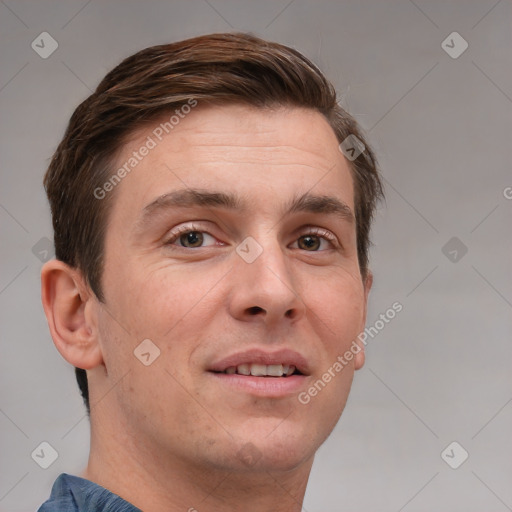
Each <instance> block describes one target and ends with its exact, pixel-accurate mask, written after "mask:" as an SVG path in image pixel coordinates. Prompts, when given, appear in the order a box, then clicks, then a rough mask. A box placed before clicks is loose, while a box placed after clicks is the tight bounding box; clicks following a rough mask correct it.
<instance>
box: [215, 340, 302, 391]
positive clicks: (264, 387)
mask: <svg viewBox="0 0 512 512" xmlns="http://www.w3.org/2000/svg"><path fill="white" fill-rule="evenodd" d="M208 372H209V373H210V375H212V376H213V377H215V378H216V382H219V383H221V385H223V386H227V388H229V389H230V390H232V391H233V390H234V391H238V392H245V393H249V394H252V395H257V396H260V397H274V398H276V397H285V396H289V395H291V394H293V393H297V392H298V391H300V389H301V388H302V387H303V386H304V385H305V382H306V377H307V376H309V375H310V371H309V365H308V361H307V359H306V358H305V357H303V356H302V355H301V354H299V353H298V352H295V351H293V350H279V351H277V352H267V351H265V350H260V349H253V350H247V351H245V352H242V353H236V354H233V355H231V356H228V357H225V358H224V359H222V360H220V361H218V362H216V363H213V364H212V365H211V366H210V368H209V369H208Z"/></svg>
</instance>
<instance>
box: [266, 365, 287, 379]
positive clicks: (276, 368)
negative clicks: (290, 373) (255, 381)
mask: <svg viewBox="0 0 512 512" xmlns="http://www.w3.org/2000/svg"><path fill="white" fill-rule="evenodd" d="M283 373H284V372H283V365H282V364H269V365H267V375H271V376H272V377H281V376H282V375H283Z"/></svg>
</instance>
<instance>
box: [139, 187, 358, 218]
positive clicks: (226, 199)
mask: <svg viewBox="0 0 512 512" xmlns="http://www.w3.org/2000/svg"><path fill="white" fill-rule="evenodd" d="M194 207H206V208H225V209H228V210H234V211H238V212H240V213H244V212H247V211H248V208H247V203H246V202H244V201H243V200H242V199H241V198H240V197H238V196H236V195H234V194H230V193H225V192H215V191H209V190H202V189H197V188H195V189H192V188H187V189H180V190H175V191H173V192H169V193H168V194H164V195H161V196H159V197H157V198H156V199H155V200H154V201H152V202H151V203H149V204H148V205H147V206H145V207H144V209H143V210H142V214H141V217H140V218H139V221H138V222H137V224H139V225H141V226H142V225H145V224H146V223H147V222H149V221H150V220H151V219H152V218H153V217H154V216H156V215H158V214H159V213H163V212H165V211H168V210H170V209H173V208H194ZM291 213H316V214H329V215H334V216H336V217H338V218H339V219H340V220H344V221H348V222H351V223H352V222H354V214H353V213H352V210H351V209H350V207H349V206H348V205H347V204H346V203H344V202H343V201H341V200H340V199H338V198H337V197H334V196H325V195H314V194H311V193H309V192H306V193H305V194H302V195H300V196H297V197H295V198H293V199H292V200H291V201H290V202H289V203H288V205H286V206H285V207H284V209H283V211H282V217H285V216H286V215H288V214H291Z"/></svg>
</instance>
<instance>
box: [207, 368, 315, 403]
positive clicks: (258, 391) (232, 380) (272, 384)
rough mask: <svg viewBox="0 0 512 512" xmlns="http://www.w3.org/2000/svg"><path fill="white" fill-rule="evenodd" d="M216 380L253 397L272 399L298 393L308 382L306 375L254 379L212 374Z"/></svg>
mask: <svg viewBox="0 0 512 512" xmlns="http://www.w3.org/2000/svg"><path fill="white" fill-rule="evenodd" d="M210 375H212V376H213V377H214V378H215V379H218V381H219V382H220V383H221V384H223V385H225V386H227V387H230V388H231V389H235V390H238V391H244V392H247V393H250V394H252V395H257V396H265V397H271V398H278V397H285V396H289V395H293V394H296V393H298V392H299V391H300V390H301V389H302V388H303V387H304V383H305V382H306V376H305V375H290V376H289V377H253V376H252V375H249V376H245V375H239V374H237V373H233V374H228V373H215V372H210Z"/></svg>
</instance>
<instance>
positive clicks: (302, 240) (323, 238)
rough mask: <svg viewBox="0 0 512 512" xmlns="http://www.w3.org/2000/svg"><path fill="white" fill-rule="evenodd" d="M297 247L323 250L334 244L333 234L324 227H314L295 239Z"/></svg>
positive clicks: (305, 249)
mask: <svg viewBox="0 0 512 512" xmlns="http://www.w3.org/2000/svg"><path fill="white" fill-rule="evenodd" d="M296 244H297V248H298V249H301V250H304V251H309V252H317V251H325V250H326V249H330V248H332V247H333V246H335V245H336V243H335V236H334V235H333V234H332V233H330V232H329V231H326V230H324V229H319V228H314V229H311V230H310V232H308V233H306V234H304V235H301V236H300V237H299V238H298V239H297V242H296Z"/></svg>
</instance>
